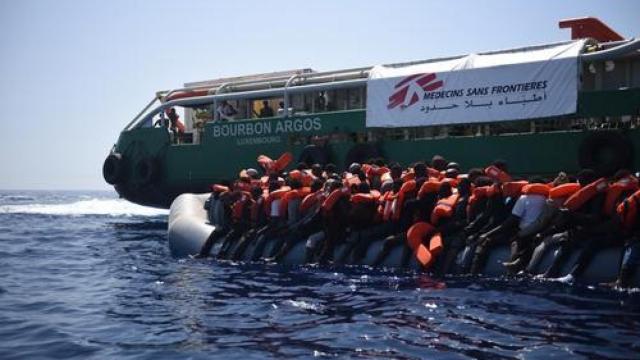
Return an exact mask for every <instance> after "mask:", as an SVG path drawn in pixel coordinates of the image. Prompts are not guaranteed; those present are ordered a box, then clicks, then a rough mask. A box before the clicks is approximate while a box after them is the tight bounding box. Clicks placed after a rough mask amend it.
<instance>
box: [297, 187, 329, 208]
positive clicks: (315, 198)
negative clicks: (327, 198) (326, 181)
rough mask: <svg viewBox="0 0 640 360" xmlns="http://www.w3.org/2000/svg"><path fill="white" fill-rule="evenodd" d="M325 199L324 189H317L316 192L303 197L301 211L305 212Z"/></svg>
mask: <svg viewBox="0 0 640 360" xmlns="http://www.w3.org/2000/svg"><path fill="white" fill-rule="evenodd" d="M323 201H324V191H322V190H320V191H316V192H315V193H312V194H309V195H307V196H305V197H304V199H302V202H301V203H300V212H302V213H305V212H307V211H308V210H309V209H311V208H312V207H314V206H316V204H318V203H322V202H323Z"/></svg>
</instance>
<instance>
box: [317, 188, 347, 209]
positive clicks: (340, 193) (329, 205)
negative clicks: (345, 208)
mask: <svg viewBox="0 0 640 360" xmlns="http://www.w3.org/2000/svg"><path fill="white" fill-rule="evenodd" d="M350 193H351V192H350V190H349V188H346V187H343V188H340V189H335V190H333V192H331V194H329V196H327V198H326V199H325V200H324V201H323V202H322V211H323V213H325V214H327V213H329V212H331V210H332V209H333V207H334V206H335V204H336V203H337V202H338V200H340V199H342V198H343V197H348V196H349V194H350Z"/></svg>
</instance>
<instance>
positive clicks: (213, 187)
mask: <svg viewBox="0 0 640 360" xmlns="http://www.w3.org/2000/svg"><path fill="white" fill-rule="evenodd" d="M211 191H213V192H214V193H224V192H227V191H229V188H228V187H226V186H224V185H220V184H213V185H211Z"/></svg>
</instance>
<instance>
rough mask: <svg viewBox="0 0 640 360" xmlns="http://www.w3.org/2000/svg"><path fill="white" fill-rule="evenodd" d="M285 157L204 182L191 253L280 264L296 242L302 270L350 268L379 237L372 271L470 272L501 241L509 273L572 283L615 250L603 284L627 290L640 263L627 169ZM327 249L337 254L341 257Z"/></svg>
mask: <svg viewBox="0 0 640 360" xmlns="http://www.w3.org/2000/svg"><path fill="white" fill-rule="evenodd" d="M292 161H293V156H292V155H291V154H290V153H284V154H282V155H281V156H280V157H279V158H277V159H275V160H274V159H271V158H270V157H268V156H266V155H260V156H259V157H258V158H257V163H258V165H259V166H258V169H259V170H258V169H254V168H248V169H242V170H241V171H240V172H239V175H238V177H237V178H236V179H234V180H230V181H223V182H221V183H218V184H213V185H211V191H212V193H211V195H210V197H209V199H208V200H207V201H206V202H205V205H204V207H205V209H206V211H207V214H208V221H209V223H210V224H211V225H213V226H214V230H213V231H212V232H211V235H210V236H209V237H208V238H207V239H206V241H205V242H204V244H203V246H202V248H201V249H200V252H199V254H198V255H197V256H196V257H207V256H211V255H212V254H213V252H212V248H213V247H214V245H215V246H217V248H218V249H219V250H218V251H217V252H216V253H215V256H216V257H217V258H219V259H230V260H242V259H249V260H264V261H270V262H279V261H281V260H282V259H283V258H284V257H285V256H286V255H287V253H288V252H289V251H291V249H292V248H293V247H294V246H296V245H298V244H300V243H304V249H305V250H304V263H319V264H336V265H339V264H358V263H360V262H361V261H362V260H363V258H364V257H365V255H366V254H367V251H368V250H369V246H370V245H371V243H372V242H373V241H374V240H379V239H384V241H383V245H382V247H381V248H380V251H379V252H378V253H377V254H376V255H375V259H374V260H373V263H372V264H373V265H374V266H375V265H381V264H383V263H384V261H385V258H386V257H387V256H389V254H390V253H391V252H392V251H395V250H396V249H397V248H401V249H402V264H403V265H405V266H406V265H408V264H409V262H410V261H414V262H415V263H417V264H418V265H419V267H420V269H421V270H423V271H428V272H431V273H433V274H436V275H444V274H449V273H456V274H479V273H481V272H482V269H483V268H484V265H485V263H486V262H487V258H488V254H489V252H490V251H491V250H492V249H493V248H495V247H497V246H501V245H502V246H503V245H508V246H509V248H510V259H509V260H508V261H506V262H504V263H502V266H504V268H505V269H506V271H507V272H508V273H509V274H513V275H519V276H526V275H529V276H534V275H535V276H536V277H538V278H550V279H557V280H561V281H564V282H573V281H574V280H576V279H578V280H579V279H580V277H581V276H582V275H583V273H584V271H585V269H586V268H587V267H588V266H589V265H590V263H591V261H592V260H593V258H594V257H595V256H596V255H597V254H598V253H599V252H600V251H603V250H604V249H606V248H610V247H616V248H620V249H622V250H621V251H622V254H621V255H620V259H621V260H620V263H619V265H618V274H617V279H616V280H615V281H614V282H612V283H607V284H606V285H608V286H615V287H628V286H629V285H630V284H632V281H633V280H632V279H633V277H634V274H635V272H636V269H637V267H638V264H640V221H639V220H638V217H639V216H640V214H639V212H638V206H639V205H640V186H639V181H638V174H634V173H633V172H632V171H631V170H618V171H617V172H616V173H615V174H613V175H612V176H609V177H601V176H600V175H598V174H597V173H596V172H595V171H594V170H591V169H582V170H581V171H579V172H578V173H577V174H566V173H564V172H560V173H558V174H557V175H556V176H554V177H553V178H545V177H542V176H531V177H528V178H526V179H525V178H521V177H517V176H513V175H511V174H510V173H509V168H508V164H507V163H506V162H504V161H501V160H496V161H494V162H493V163H492V164H488V165H487V166H486V167H484V168H472V169H469V170H468V171H467V172H466V173H463V172H462V169H461V167H460V165H459V164H458V163H456V162H452V161H447V160H446V159H445V158H444V157H442V156H439V155H436V156H434V157H433V158H432V159H431V160H430V161H425V162H416V163H414V164H411V165H410V166H408V167H402V166H401V165H400V164H398V163H395V162H390V163H388V162H386V161H385V160H384V159H382V158H375V159H370V160H368V161H365V162H363V163H352V164H351V165H350V166H349V167H348V169H347V171H344V172H342V173H339V172H338V171H337V167H336V166H335V165H333V164H325V165H320V164H308V163H304V162H301V163H298V164H297V165H295V167H294V168H293V170H290V171H288V172H287V171H285V169H287V168H289V167H290V164H291V163H292ZM267 244H269V246H267ZM337 246H343V247H344V249H345V250H344V251H341V252H340V255H339V256H335V252H334V250H335V249H336V247H337ZM577 251H579V255H578V257H577V260H575V261H574V262H573V263H572V265H571V267H570V270H569V271H568V273H566V274H565V275H564V276H560V275H563V274H562V273H561V271H560V270H561V269H562V268H563V266H566V263H567V261H568V259H569V257H570V255H571V254H572V253H575V252H577ZM248 252H250V253H248ZM549 253H552V255H549ZM545 256H547V257H548V256H551V257H552V261H551V262H550V264H549V262H543V261H542V259H543V258H544V257H545Z"/></svg>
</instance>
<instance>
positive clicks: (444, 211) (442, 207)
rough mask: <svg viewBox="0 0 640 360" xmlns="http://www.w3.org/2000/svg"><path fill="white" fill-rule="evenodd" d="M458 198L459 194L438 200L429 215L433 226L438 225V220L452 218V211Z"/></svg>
mask: <svg viewBox="0 0 640 360" xmlns="http://www.w3.org/2000/svg"><path fill="white" fill-rule="evenodd" d="M459 198H460V194H458V193H455V194H453V195H451V196H448V197H446V198H443V199H440V200H438V203H437V204H436V206H435V207H434V208H433V212H432V213H431V223H432V224H433V225H438V223H439V222H440V219H443V218H450V217H451V216H453V211H454V209H455V206H456V203H457V202H458V199H459Z"/></svg>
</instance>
